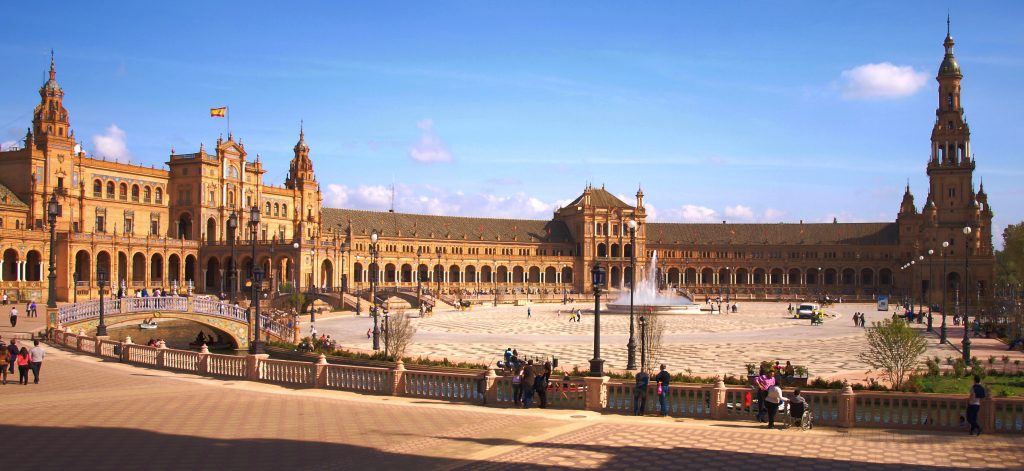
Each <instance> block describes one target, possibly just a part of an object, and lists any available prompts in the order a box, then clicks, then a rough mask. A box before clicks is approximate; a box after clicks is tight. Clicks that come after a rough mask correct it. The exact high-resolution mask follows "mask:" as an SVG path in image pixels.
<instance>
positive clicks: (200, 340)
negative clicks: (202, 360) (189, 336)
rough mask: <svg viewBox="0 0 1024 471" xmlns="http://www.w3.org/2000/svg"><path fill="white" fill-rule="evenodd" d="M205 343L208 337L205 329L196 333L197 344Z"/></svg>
mask: <svg viewBox="0 0 1024 471" xmlns="http://www.w3.org/2000/svg"><path fill="white" fill-rule="evenodd" d="M204 343H206V337H205V336H204V335H203V331H201V330H200V331H199V333H198V334H196V346H202V345H203V344H204Z"/></svg>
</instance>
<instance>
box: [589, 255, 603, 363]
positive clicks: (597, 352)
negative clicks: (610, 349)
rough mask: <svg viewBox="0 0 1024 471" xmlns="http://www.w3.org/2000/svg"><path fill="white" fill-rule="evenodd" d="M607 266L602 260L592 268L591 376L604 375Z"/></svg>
mask: <svg viewBox="0 0 1024 471" xmlns="http://www.w3.org/2000/svg"><path fill="white" fill-rule="evenodd" d="M605 274H606V272H605V268H604V267H602V266H601V262H597V263H594V268H593V269H592V270H590V276H591V281H592V283H593V288H594V358H591V359H590V376H597V377H601V376H604V360H602V359H601V290H602V289H604V286H605Z"/></svg>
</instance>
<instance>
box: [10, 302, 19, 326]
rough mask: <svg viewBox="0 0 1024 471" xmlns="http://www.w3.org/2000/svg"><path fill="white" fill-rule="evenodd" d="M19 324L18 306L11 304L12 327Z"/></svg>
mask: <svg viewBox="0 0 1024 471" xmlns="http://www.w3.org/2000/svg"><path fill="white" fill-rule="evenodd" d="M17 326H18V306H11V327H17Z"/></svg>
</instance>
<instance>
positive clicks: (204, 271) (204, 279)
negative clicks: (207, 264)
mask: <svg viewBox="0 0 1024 471" xmlns="http://www.w3.org/2000/svg"><path fill="white" fill-rule="evenodd" d="M206 272H207V269H205V268H204V269H203V291H206V276H207V275H206ZM276 288H277V287H275V289H276Z"/></svg>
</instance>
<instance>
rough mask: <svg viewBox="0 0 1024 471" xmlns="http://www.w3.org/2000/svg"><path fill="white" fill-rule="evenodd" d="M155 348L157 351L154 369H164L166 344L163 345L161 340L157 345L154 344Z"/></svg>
mask: <svg viewBox="0 0 1024 471" xmlns="http://www.w3.org/2000/svg"><path fill="white" fill-rule="evenodd" d="M156 348H157V351H156V367H157V368H163V367H164V353H166V352H167V344H166V343H164V341H163V340H161V341H160V342H159V343H157V344H156Z"/></svg>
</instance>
